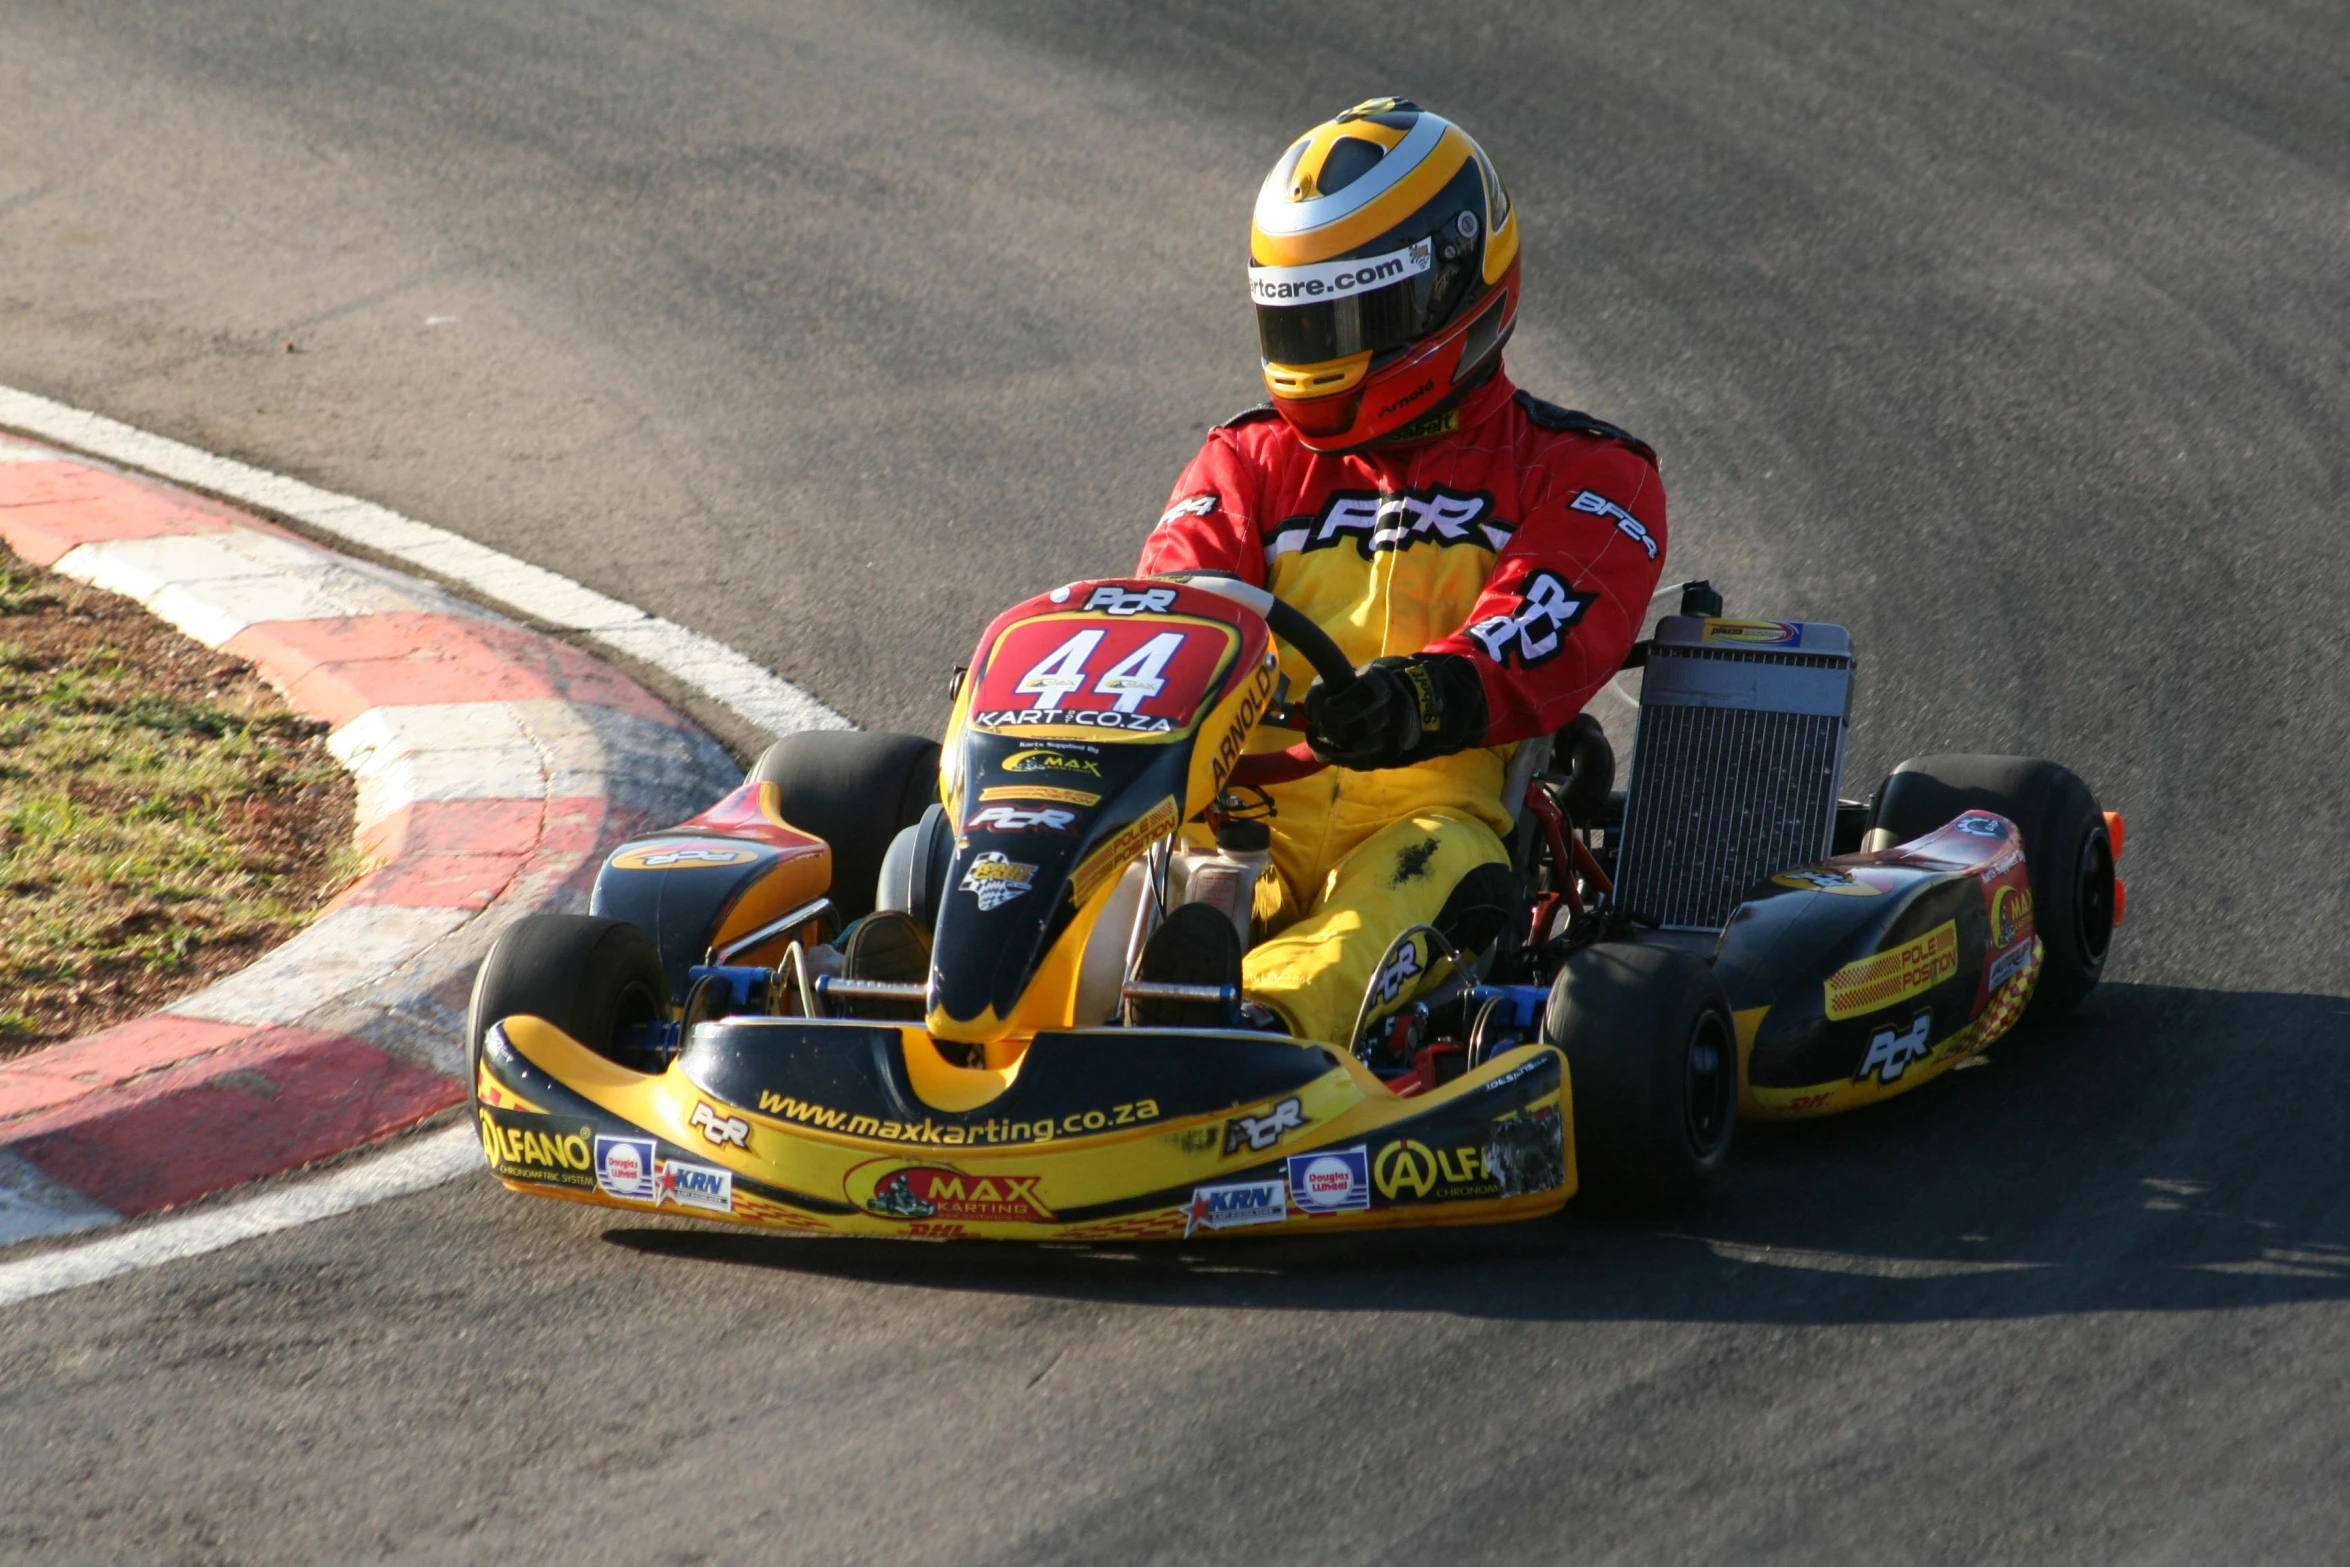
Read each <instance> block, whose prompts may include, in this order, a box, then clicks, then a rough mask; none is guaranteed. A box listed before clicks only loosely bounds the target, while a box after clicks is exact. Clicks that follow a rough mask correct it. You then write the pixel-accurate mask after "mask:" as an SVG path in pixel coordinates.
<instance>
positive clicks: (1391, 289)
mask: <svg viewBox="0 0 2350 1567" xmlns="http://www.w3.org/2000/svg"><path fill="white" fill-rule="evenodd" d="M1433 249H1434V247H1433V246H1432V245H1431V243H1430V242H1429V241H1427V240H1424V239H1423V240H1420V241H1418V242H1417V243H1415V244H1412V245H1410V246H1407V247H1406V248H1405V249H1402V250H1396V251H1390V252H1388V253H1387V254H1385V255H1381V256H1357V257H1352V258H1349V259H1347V260H1344V261H1318V262H1315V263H1313V264H1311V265H1309V266H1299V267H1250V268H1249V269H1248V291H1249V297H1250V298H1251V299H1253V300H1255V301H1256V307H1257V340H1258V342H1259V343H1260V344H1261V345H1262V347H1263V350H1264V356H1265V359H1266V360H1267V361H1268V362H1269V363H1272V364H1280V365H1311V364H1320V363H1322V362H1323V361H1324V360H1328V359H1344V358H1345V357H1347V356H1348V355H1350V354H1360V353H1365V352H1369V353H1374V354H1377V353H1385V352H1386V351H1387V350H1389V349H1391V348H1401V347H1402V346H1403V345H1404V344H1406V343H1408V342H1410V341H1411V340H1412V339H1413V338H1414V337H1417V336H1418V335H1419V334H1420V331H1421V328H1422V325H1423V323H1424V321H1425V319H1426V316H1427V311H1428V302H1429V300H1430V298H1431V296H1432V293H1433V290H1432V289H1431V288H1430V286H1429V285H1430V283H1431V282H1432V279H1431V278H1430V277H1429V275H1428V274H1429V272H1430V271H1431V270H1432V268H1433V266H1434V256H1433V254H1432V251H1433Z"/></svg>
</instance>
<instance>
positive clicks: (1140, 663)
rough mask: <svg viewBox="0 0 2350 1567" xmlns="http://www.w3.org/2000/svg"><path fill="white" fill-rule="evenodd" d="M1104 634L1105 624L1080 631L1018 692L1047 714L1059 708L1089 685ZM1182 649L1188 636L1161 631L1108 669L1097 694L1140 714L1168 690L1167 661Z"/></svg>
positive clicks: (1038, 666)
mask: <svg viewBox="0 0 2350 1567" xmlns="http://www.w3.org/2000/svg"><path fill="white" fill-rule="evenodd" d="M1102 635H1103V628H1102V627H1100V626H1089V627H1087V628H1086V629H1085V630H1083V631H1080V632H1078V633H1077V634H1076V635H1075V636H1073V637H1071V638H1070V639H1069V640H1068V641H1066V642H1064V643H1062V644H1061V645H1060V646H1059V647H1057V648H1054V649H1053V650H1052V651H1051V652H1050V653H1047V654H1046V655H1045V656H1044V657H1043V658H1041V659H1039V660H1038V661H1037V663H1036V666H1035V667H1034V668H1033V669H1031V670H1029V671H1028V673H1027V674H1025V675H1022V676H1021V677H1020V683H1019V684H1018V685H1016V686H1014V687H1013V688H1012V689H1013V690H1015V691H1017V692H1019V693H1020V694H1021V695H1022V696H1032V697H1034V698H1036V706H1037V707H1039V708H1041V709H1044V710H1045V711H1047V712H1050V711H1051V710H1053V709H1054V708H1057V707H1059V706H1060V705H1061V699H1062V698H1063V697H1066V696H1067V695H1069V693H1071V692H1072V691H1076V690H1078V689H1079V688H1081V687H1082V686H1084V684H1085V681H1086V673H1085V665H1086V661H1087V660H1088V659H1090V658H1092V657H1093V655H1094V650H1095V649H1096V648H1098V647H1100V646H1101V645H1102ZM1182 646H1183V633H1182V632H1180V631H1162V632H1160V633H1159V634H1158V635H1157V636H1154V637H1152V638H1151V639H1150V640H1149V641H1148V642H1145V643H1144V644H1143V645H1142V646H1140V647H1138V648H1136V649H1135V650H1134V651H1133V652H1131V653H1129V654H1127V655H1126V656H1125V657H1124V658H1122V659H1120V660H1118V662H1117V663H1115V664H1112V665H1111V666H1110V667H1109V668H1108V669H1106V670H1104V671H1103V672H1102V674H1101V677H1100V678H1099V679H1097V680H1095V681H1094V683H1093V690H1094V695H1096V696H1106V697H1110V698H1113V699H1114V705H1113V709H1112V710H1113V711H1115V712H1120V713H1131V712H1134V711H1136V710H1137V709H1139V708H1140V707H1141V706H1142V704H1143V703H1144V702H1146V701H1148V700H1149V699H1150V698H1152V697H1154V696H1157V695H1158V694H1159V693H1160V692H1161V691H1163V690H1165V689H1166V686H1167V682H1166V681H1164V680H1162V679H1160V678H1159V677H1160V676H1161V675H1163V674H1165V673H1166V671H1167V661H1168V660H1169V659H1171V658H1173V657H1174V656H1175V654H1176V651H1177V650H1178V649H1180V648H1181V647H1182Z"/></svg>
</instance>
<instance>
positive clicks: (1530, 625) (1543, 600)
mask: <svg viewBox="0 0 2350 1567" xmlns="http://www.w3.org/2000/svg"><path fill="white" fill-rule="evenodd" d="M1598 596H1599V595H1598V594H1596V593H1577V592H1575V591H1574V590H1572V589H1571V588H1569V587H1568V586H1567V585H1566V584H1565V583H1564V582H1562V581H1560V580H1559V579H1558V578H1557V577H1554V576H1552V575H1551V574H1550V573H1549V572H1547V571H1537V572H1535V573H1533V574H1532V575H1530V576H1529V577H1527V578H1526V580H1525V582H1524V583H1523V584H1522V585H1521V586H1520V587H1519V589H1518V607H1517V608H1516V609H1515V610H1513V611H1511V612H1510V613H1509V614H1506V615H1493V616H1489V617H1488V618H1486V619H1484V620H1480V621H1478V622H1477V623H1476V624H1474V625H1472V626H1470V627H1469V637H1470V639H1471V640H1472V641H1474V642H1475V643H1476V644H1477V645H1478V646H1479V647H1481V648H1483V649H1484V650H1485V656H1486V657H1487V658H1490V659H1492V660H1493V661H1494V662H1495V663H1496V664H1499V665H1501V666H1502V667H1504V668H1507V667H1508V666H1509V663H1510V661H1511V659H1513V658H1514V659H1516V660H1517V662H1518V666H1519V667H1520V668H1521V669H1532V668H1534V667H1535V666H1536V665H1538V664H1547V663H1549V662H1550V661H1551V660H1552V659H1554V658H1556V657H1557V656H1558V654H1559V650H1560V649H1561V648H1563V647H1565V646H1566V633H1567V631H1568V630H1569V629H1570V628H1571V627H1573V625H1574V624H1575V622H1577V621H1578V620H1581V619H1582V618H1583V611H1584V610H1585V609H1587V608H1589V607H1590V605H1591V602H1592V600H1594V599H1596V598H1597V597H1598Z"/></svg>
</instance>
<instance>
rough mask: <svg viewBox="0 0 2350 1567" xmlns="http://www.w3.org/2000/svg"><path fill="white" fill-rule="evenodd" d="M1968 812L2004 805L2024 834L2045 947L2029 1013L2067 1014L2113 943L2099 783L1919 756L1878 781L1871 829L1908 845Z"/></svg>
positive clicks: (2108, 846)
mask: <svg viewBox="0 0 2350 1567" xmlns="http://www.w3.org/2000/svg"><path fill="white" fill-rule="evenodd" d="M1964 811H1997V812H1998V813H1999V814H2000V815H2002V816H2004V817H2006V818H2007V819H2008V820H2009V821H2011V822H2013V823H2015V824H2016V827H2017V828H2018V829H2019V830H2020V831H2021V832H2022V833H2023V835H2024V861H2025V863H2026V865H2027V866H2028V867H2029V868H2030V872H2031V880H2032V920H2033V924H2034V925H2035V926H2036V927H2037V929H2038V931H2039V934H2040V942H2041V945H2042V947H2043V948H2044V955H2043V958H2042V961H2041V968H2040V978H2039V981H2038V983H2037V984H2036V985H2035V986H2034V987H2033V990H2032V1004H2031V1006H2030V1007H2028V1008H2027V1009H2026V1010H2025V1012H2024V1016H2025V1018H2026V1019H2027V1020H2030V1021H2032V1022H2048V1021H2051V1020H2053V1019H2056V1018H2060V1017H2063V1016H2064V1015H2065V1014H2066V1013H2068V1012H2071V1011H2072V1010H2073V1009H2074V1008H2075V1007H2078V1006H2079V1005H2080V1004H2081V1003H2082V1002H2083V1001H2084V1000H2086V999H2088V995H2089V992H2090V991H2092V990H2094V989H2096V988H2097V981H2098V978H2099V977H2100V976H2101V975H2102V974H2103V973H2104V972H2105V955H2106V950H2107V948H2108V947H2109V946H2110V944H2111V943H2112V940H2113V916H2114V874H2113V839H2112V837H2111V836H2110V835H2109V834H2108V833H2107V831H2106V827H2105V814H2104V813H2103V812H2102V811H2100V810H2099V809H2098V808H2097V797H2096V796H2095V795H2093V794H2091V793H2090V792H2089V786H2088V785H2087V784H2085V783H2083V782H2082V781H2081V780H2080V779H2079V778H2078V777H2076V776H2075V775H2074V774H2073V773H2072V772H2070V771H2069V770H2067V769H2066V768H2063V767H2059V766H2058V765H2057V764H2056V763H2054V762H2048V761H2042V760H2041V759H2039V758H2038V757H2031V756H1967V755H1950V756H1916V757H1912V758H1910V759H1909V760H1908V761H1906V762H1903V763H1902V764H1901V765H1900V766H1899V767H1896V768H1894V769H1893V771H1892V773H1891V774H1890V775H1889V776H1888V777H1887V778H1886V779H1885V781H1884V782H1883V783H1882V784H1879V785H1878V786H1877V798H1876V804H1875V810H1874V814H1873V816H1872V818H1871V822H1870V825H1871V826H1873V827H1876V828H1880V829H1882V830H1884V831H1886V832H1889V833H1891V834H1892V835H1893V841H1894V842H1895V843H1907V842H1909V841H1910V840H1911V839H1912V838H1920V837H1923V836H1925V835H1926V834H1927V833H1930V832H1933V831H1935V830H1936V829H1937V828H1940V827H1944V826H1947V825H1949V823H1950V821H1951V819H1952V818H1954V817H1956V816H1957V815H1959V814H1960V813H1961V812H1964Z"/></svg>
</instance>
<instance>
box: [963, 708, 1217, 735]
mask: <svg viewBox="0 0 2350 1567" xmlns="http://www.w3.org/2000/svg"><path fill="white" fill-rule="evenodd" d="M971 722H972V725H973V726H974V727H976V728H980V729H1021V728H1029V727H1033V726H1035V725H1038V724H1072V725H1074V726H1076V727H1077V728H1079V729H1116V730H1121V731H1123V732H1124V733H1126V734H1130V735H1164V734H1172V733H1174V732H1175V721H1174V720H1173V719H1170V718H1160V717H1158V716H1157V715H1156V714H1152V713H1103V712H1097V711H1095V710H1094V709H1092V708H1089V707H1078V708H1071V709H1069V710H1068V711H1067V712H1060V711H1057V710H1055V709H1053V708H1049V707H1026V708H1022V707H996V708H990V709H988V710H987V711H986V712H984V713H973V714H972V715H971Z"/></svg>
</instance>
